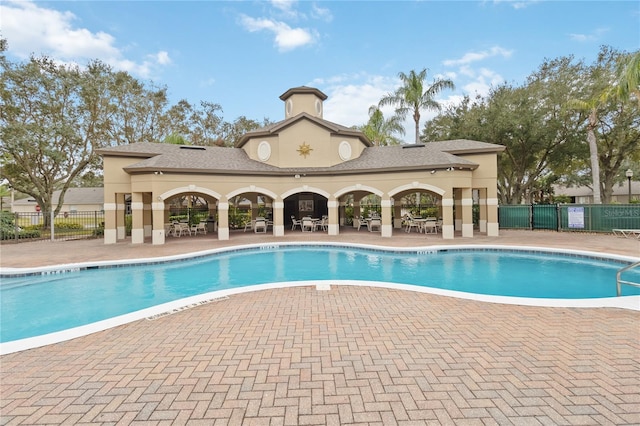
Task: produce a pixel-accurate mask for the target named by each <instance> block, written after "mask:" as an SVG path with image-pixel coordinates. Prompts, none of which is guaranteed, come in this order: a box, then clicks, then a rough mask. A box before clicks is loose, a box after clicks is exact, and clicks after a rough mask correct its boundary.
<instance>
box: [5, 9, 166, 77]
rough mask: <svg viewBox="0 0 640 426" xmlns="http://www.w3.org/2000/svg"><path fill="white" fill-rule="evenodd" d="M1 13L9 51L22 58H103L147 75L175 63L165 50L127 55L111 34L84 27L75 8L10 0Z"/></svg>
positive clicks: (84, 60)
mask: <svg viewBox="0 0 640 426" xmlns="http://www.w3.org/2000/svg"><path fill="white" fill-rule="evenodd" d="M0 15H1V16H2V36H3V37H4V38H6V39H7V41H8V44H9V50H8V52H9V53H10V54H12V55H14V56H16V57H18V58H21V59H26V58H28V57H29V56H30V55H31V54H34V55H47V56H50V57H51V58H52V59H54V60H56V61H58V62H60V63H67V64H70V63H77V64H80V65H83V64H85V63H87V62H88V61H90V60H93V59H99V60H101V61H102V62H104V63H106V64H109V65H111V66H113V67H114V68H115V69H118V70H123V71H128V72H131V73H134V74H137V75H139V76H141V77H145V78H147V77H149V76H150V75H151V74H152V72H153V71H154V70H156V68H157V67H158V66H159V65H167V64H170V63H171V59H170V57H169V54H168V53H167V52H165V51H160V52H157V53H154V54H151V55H147V59H146V60H143V61H139V62H136V61H134V60H131V59H127V58H125V57H124V55H123V53H122V51H121V50H120V49H119V48H118V47H117V46H116V39H115V38H114V37H113V36H112V35H111V34H108V33H106V32H103V31H98V32H92V31H91V30H89V29H87V28H80V27H79V26H78V25H77V22H76V21H78V18H77V17H76V16H75V15H74V14H73V13H71V12H61V11H58V10H54V9H47V8H44V7H39V6H37V5H36V4H34V3H33V2H30V1H12V0H7V1H4V2H3V3H2V4H1V5H0ZM26 22H28V23H29V25H25V23H26Z"/></svg>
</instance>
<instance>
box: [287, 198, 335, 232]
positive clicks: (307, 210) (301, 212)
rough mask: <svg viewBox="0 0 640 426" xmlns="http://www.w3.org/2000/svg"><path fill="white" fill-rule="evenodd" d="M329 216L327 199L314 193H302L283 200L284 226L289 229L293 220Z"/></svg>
mask: <svg viewBox="0 0 640 426" xmlns="http://www.w3.org/2000/svg"><path fill="white" fill-rule="evenodd" d="M328 215H329V207H328V199H327V197H325V196H323V195H321V194H317V193H315V192H309V191H302V192H297V193H294V194H291V195H289V196H288V197H286V198H285V199H284V224H285V228H286V227H291V225H292V223H293V220H294V219H296V220H299V219H302V218H303V217H305V216H309V217H313V218H320V217H323V216H328Z"/></svg>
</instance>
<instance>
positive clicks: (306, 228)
mask: <svg viewBox="0 0 640 426" xmlns="http://www.w3.org/2000/svg"><path fill="white" fill-rule="evenodd" d="M300 230H302V232H313V231H315V230H316V223H315V222H314V221H313V219H311V218H310V217H303V218H302V225H301V226H300Z"/></svg>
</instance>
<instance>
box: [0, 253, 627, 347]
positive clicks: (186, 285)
mask: <svg viewBox="0 0 640 426" xmlns="http://www.w3.org/2000/svg"><path fill="white" fill-rule="evenodd" d="M622 266H624V263H621V262H616V261H605V260H598V259H593V258H587V257H576V256H563V255H551V254H544V253H532V252H517V251H503V250H488V251H487V250H448V251H446V250H445V251H434V252H390V251H378V250H367V249H351V248H338V247H313V246H290V247H280V248H270V249H268V250H265V249H253V250H247V249H245V250H236V251H231V252H223V253H220V254H216V255H212V256H207V257H201V258H197V259H192V260H187V261H175V262H167V263H158V264H145V265H137V266H126V267H109V268H94V269H86V270H80V271H77V272H65V273H59V274H51V275H37V276H36V275H34V276H23V277H16V278H3V279H2V284H1V286H0V308H1V311H0V319H1V323H0V324H1V328H0V342H9V341H13V340H18V339H24V338H27V337H33V336H39V335H43V334H47V333H51V332H55V331H60V330H66V329H68V328H72V327H77V326H80V325H85V324H91V323H94V322H97V321H101V320H104V319H107V318H112V317H115V316H118V315H123V314H126V313H130V312H135V311H138V310H141V309H144V308H148V307H152V306H156V305H160V304H162V303H166V302H170V301H174V300H178V299H182V298H185V297H189V296H194V295H199V294H204V293H209V292H213V291H216V290H223V289H230V288H237V287H243V286H251V285H255V284H264V283H273V282H289V281H307V280H313V281H317V280H358V281H377V282H380V281H383V282H390V283H399V284H410V285H417V286H425V287H433V288H440V289H446V290H455V291H461V292H468V293H476V294H487V295H499V296H515V297H527V298H554V299H558V298H559V299H584V298H602V297H614V296H616V285H615V284H616V272H617V271H618V269H620V268H621V267H622ZM624 278H625V279H628V280H631V281H636V282H640V272H638V271H633V270H632V271H629V272H628V273H627V275H625V277H624ZM638 294H640V289H639V288H636V287H630V286H623V295H638Z"/></svg>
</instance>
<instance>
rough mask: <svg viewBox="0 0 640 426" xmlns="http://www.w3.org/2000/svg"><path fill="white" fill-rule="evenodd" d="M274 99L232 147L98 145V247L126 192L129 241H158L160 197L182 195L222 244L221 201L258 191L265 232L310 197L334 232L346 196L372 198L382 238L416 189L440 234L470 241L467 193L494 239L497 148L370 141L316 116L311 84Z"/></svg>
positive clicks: (119, 221)
mask: <svg viewBox="0 0 640 426" xmlns="http://www.w3.org/2000/svg"><path fill="white" fill-rule="evenodd" d="M281 99H282V100H283V101H284V103H285V117H286V118H285V119H284V120H283V121H281V122H278V123H275V124H274V125H271V126H268V127H265V128H263V129H259V130H256V131H252V132H249V133H247V134H246V135H245V136H243V138H241V139H240V141H239V142H238V144H237V145H236V147H235V148H220V147H186V146H176V145H167V144H132V145H127V146H121V147H112V148H107V149H104V150H102V151H101V154H102V155H103V158H104V191H105V203H104V210H105V243H106V244H110V243H115V242H116V241H118V240H119V239H122V238H124V219H123V217H124V216H123V215H124V198H125V195H127V194H130V195H131V200H132V202H131V212H132V223H133V227H132V236H131V238H132V242H133V243H143V242H144V241H145V237H151V241H152V243H153V244H163V243H164V242H165V238H166V235H165V223H166V222H167V221H168V208H167V205H168V204H167V201H168V200H170V199H172V198H173V197H175V196H178V195H186V194H197V195H198V196H200V197H202V198H204V199H206V200H207V202H208V206H209V211H210V215H211V216H212V217H217V233H218V238H219V239H222V240H226V239H229V238H230V237H231V233H230V228H229V220H228V212H229V205H230V202H232V201H233V200H234V199H235V197H239V196H240V197H243V198H246V199H248V200H252V201H255V200H256V199H257V198H256V197H257V196H258V195H260V196H263V197H265V198H266V199H267V200H268V201H269V204H270V207H271V208H272V211H273V218H272V220H273V230H272V231H271V232H273V234H274V235H275V236H282V235H284V232H285V229H286V228H287V227H288V226H290V223H291V222H290V216H299V215H300V213H301V212H299V211H297V206H298V204H297V203H298V201H300V200H314V204H313V207H314V211H313V213H314V214H316V215H319V214H326V215H327V216H328V219H329V225H328V230H327V232H328V233H329V234H330V235H337V234H339V233H340V228H341V226H345V222H344V217H345V213H344V209H345V206H346V203H347V201H348V200H353V203H354V205H353V208H354V211H355V212H359V201H360V200H361V199H362V198H363V197H365V196H367V195H370V194H375V195H377V196H378V197H380V205H381V216H382V228H381V234H382V236H384V237H392V235H393V232H394V229H398V228H400V227H401V221H400V216H401V211H400V204H401V200H402V198H403V197H404V196H406V195H409V194H415V193H416V192H428V193H430V194H432V195H434V196H435V197H436V198H437V199H438V207H439V210H440V215H441V217H442V220H443V227H442V237H443V238H454V236H455V235H456V231H460V235H462V236H463V237H473V234H474V232H475V230H474V226H473V221H472V220H473V219H472V207H473V203H474V201H473V194H474V193H475V194H476V196H477V197H478V200H477V202H478V204H479V205H480V221H479V228H478V231H479V232H482V233H486V234H488V235H491V236H497V235H498V218H497V185H496V178H497V160H496V158H497V154H498V153H499V152H500V151H502V150H503V147H501V146H499V145H493V144H488V143H484V142H477V141H467V140H456V141H444V142H434V143H427V144H424V145H413V146H396V147H374V146H372V143H371V142H370V141H369V140H368V139H367V138H366V137H365V136H364V135H363V134H362V133H360V132H358V131H355V130H354V129H350V128H347V127H344V126H340V125H338V124H335V123H331V122H328V121H326V120H324V119H323V118H322V114H323V103H322V102H323V101H324V100H325V99H326V95H324V94H323V93H322V92H320V91H319V90H317V89H314V88H308V87H301V88H294V89H290V90H289V91H287V92H285V94H283V95H282V96H281ZM349 196H352V198H351V197H349ZM454 210H455V214H454ZM356 214H357V213H356ZM394 219H395V220H394Z"/></svg>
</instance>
